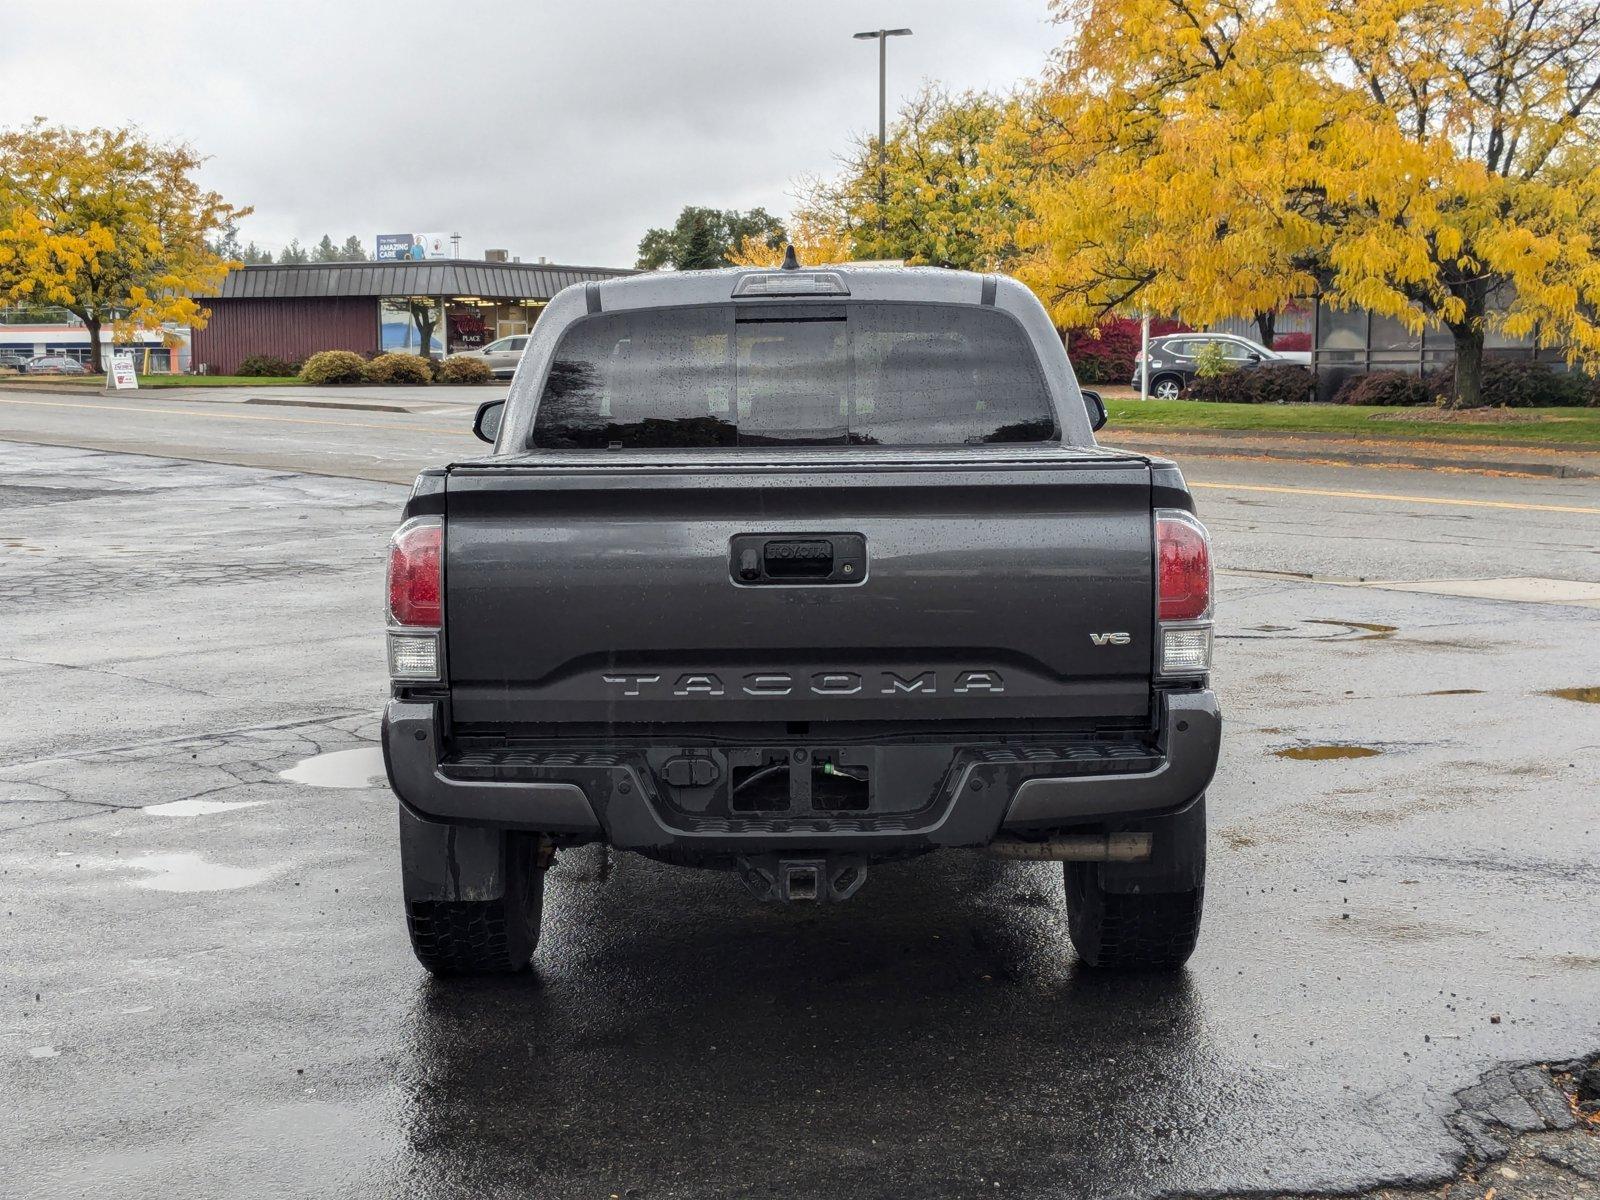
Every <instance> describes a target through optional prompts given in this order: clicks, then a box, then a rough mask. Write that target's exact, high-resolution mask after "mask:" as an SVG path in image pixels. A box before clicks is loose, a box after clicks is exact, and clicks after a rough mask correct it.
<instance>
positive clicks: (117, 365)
mask: <svg viewBox="0 0 1600 1200" xmlns="http://www.w3.org/2000/svg"><path fill="white" fill-rule="evenodd" d="M106 381H107V383H108V384H109V385H110V386H111V387H113V388H115V389H117V390H118V391H120V390H121V389H123V388H136V387H138V386H139V377H138V376H137V375H136V374H134V370H133V359H132V358H130V357H129V356H128V355H126V354H113V355H112V356H111V371H110V374H109V375H108V376H107V380H106Z"/></svg>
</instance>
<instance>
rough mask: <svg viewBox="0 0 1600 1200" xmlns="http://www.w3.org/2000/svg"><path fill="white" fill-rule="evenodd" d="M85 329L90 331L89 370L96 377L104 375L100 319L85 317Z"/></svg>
mask: <svg viewBox="0 0 1600 1200" xmlns="http://www.w3.org/2000/svg"><path fill="white" fill-rule="evenodd" d="M83 327H84V328H85V329H87V330H88V331H89V370H90V371H91V372H93V373H94V374H96V375H104V374H105V370H106V368H105V362H104V360H103V359H102V358H101V356H100V319H99V318H98V317H85V318H84V319H83Z"/></svg>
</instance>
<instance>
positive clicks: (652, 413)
mask: <svg viewBox="0 0 1600 1200" xmlns="http://www.w3.org/2000/svg"><path fill="white" fill-rule="evenodd" d="M1056 440H1058V435H1057V431H1056V428H1055V419H1054V410H1053V408H1052V407H1051V404H1050V399H1049V393H1048V392H1047V391H1046V389H1045V384H1044V377H1043V375H1042V374H1041V372H1040V370H1039V364H1038V360H1037V359H1036V357H1035V355H1034V352H1033V348H1032V346H1031V345H1030V344H1029V342H1028V339H1027V337H1026V335H1025V334H1024V333H1023V331H1022V329H1021V328H1020V327H1019V326H1018V325H1017V324H1016V323H1015V322H1014V321H1013V320H1012V319H1011V318H1010V317H1008V316H1006V315H1005V314H1004V313H1001V312H998V311H996V310H995V309H992V308H977V307H970V306H962V305H940V304H866V303H855V304H850V303H845V304H815V303H811V304H761V305H747V306H744V307H740V308H736V307H735V306H734V305H731V304H726V305H705V306H696V307H686V308H662V309H641V310H636V311H632V312H620V313H608V314H601V315H598V316H594V317H588V318H585V319H583V320H581V321H579V322H578V323H577V324H575V325H574V326H573V327H572V328H571V329H569V330H568V331H567V333H566V334H565V336H563V337H562V339H561V342H560V344H559V345H558V346H557V347H556V352H555V356H554V360H553V361H552V363H551V366H550V374H549V376H548V378H547V379H546V381H545V386H544V392H543V393H542V395H541V396H540V398H539V408H538V411H537V412H536V414H535V416H534V425H533V436H532V444H533V445H534V446H535V447H539V448H541V449H552V450H559V449H572V450H604V449H608V448H612V449H661V448H668V447H674V446H682V447H688V448H697V447H698V448H703V447H712V446H822V445H863V446H959V445H975V444H983V443H998V442H1053V441H1056Z"/></svg>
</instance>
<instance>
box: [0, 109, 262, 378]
mask: <svg viewBox="0 0 1600 1200" xmlns="http://www.w3.org/2000/svg"><path fill="white" fill-rule="evenodd" d="M201 161H202V160H201V159H200V158H199V157H198V156H197V155H196V154H195V152H194V151H193V150H192V149H190V148H189V147H188V146H184V145H180V144H171V143H161V142H155V141H152V140H150V139H148V138H146V137H144V136H143V135H141V134H140V133H138V132H137V131H135V130H131V129H87V130H80V129H70V128H64V127H61V126H53V125H47V124H45V123H44V122H43V121H42V120H41V121H35V122H33V123H32V124H30V125H27V126H25V127H23V128H21V129H16V130H10V131H0V303H6V304H26V305H59V306H61V307H62V308H65V309H67V310H68V311H69V312H72V313H73V314H75V315H76V316H77V317H78V318H79V319H81V320H82V321H83V323H84V325H85V326H86V327H87V329H88V331H89V355H90V368H91V369H92V370H95V371H99V370H102V369H103V362H102V358H101V336H102V332H103V331H104V330H106V329H107V328H110V329H111V330H112V331H113V332H114V333H115V334H127V333H130V332H132V330H134V329H135V328H138V327H150V326H156V325H160V324H161V323H163V322H176V323H180V324H187V325H194V326H200V325H204V324H205V320H206V317H207V316H208V315H209V314H208V313H207V312H206V310H205V309H203V308H202V307H201V306H200V305H199V303H197V302H196V301H195V299H194V295H195V294H197V293H198V294H202V295H203V294H205V293H206V292H208V291H212V290H214V289H215V288H216V287H217V285H218V284H220V283H221V282H222V279H223V277H224V276H225V275H226V274H227V273H228V270H229V269H230V268H231V267H233V266H237V265H238V264H236V263H232V262H230V261H228V260H227V259H225V258H222V257H221V256H219V255H218V254H216V253H214V252H213V251H212V250H211V248H210V247H209V245H208V244H207V242H208V239H209V238H210V237H212V236H213V235H215V234H218V233H220V232H222V231H223V230H224V229H225V228H226V227H227V225H228V224H229V223H230V222H232V221H235V220H237V219H238V218H240V217H243V216H246V215H248V214H249V212H250V209H248V208H235V207H233V206H232V205H229V204H227V203H225V202H224V201H223V200H222V197H220V196H219V195H217V194H216V193H215V192H212V191H208V190H206V189H204V188H202V187H201V186H200V185H199V184H198V183H197V182H195V179H194V172H195V171H196V170H197V169H198V168H199V166H200V164H201Z"/></svg>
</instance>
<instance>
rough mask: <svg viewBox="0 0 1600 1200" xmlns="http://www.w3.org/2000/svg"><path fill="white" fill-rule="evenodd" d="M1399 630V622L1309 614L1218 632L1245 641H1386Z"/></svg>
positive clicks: (1226, 638) (1220, 636)
mask: <svg viewBox="0 0 1600 1200" xmlns="http://www.w3.org/2000/svg"><path fill="white" fill-rule="evenodd" d="M1313 626H1320V628H1313ZM1330 627H1331V628H1330ZM1399 631H1400V627H1399V626H1398V625H1380V624H1378V623H1377V622H1375V621H1336V620H1334V619H1333V618H1332V617H1307V618H1306V619H1305V620H1303V621H1301V622H1300V623H1299V624H1297V625H1249V626H1246V627H1245V628H1244V629H1242V630H1238V631H1234V630H1227V631H1225V632H1221V633H1218V634H1217V637H1219V638H1222V639H1224V640H1228V639H1238V640H1242V641H1283V640H1287V639H1303V640H1306V641H1315V642H1372V641H1385V640H1387V639H1389V638H1392V637H1393V636H1394V635H1395V634H1396V633H1398V632H1399Z"/></svg>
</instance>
